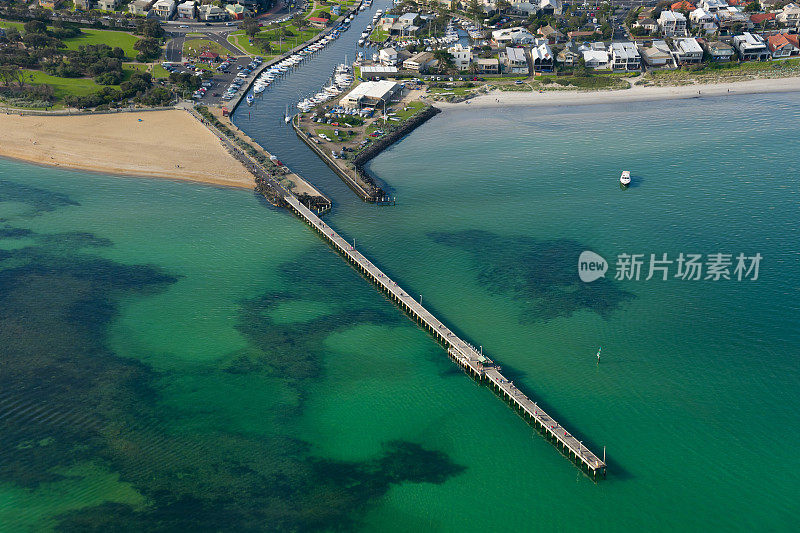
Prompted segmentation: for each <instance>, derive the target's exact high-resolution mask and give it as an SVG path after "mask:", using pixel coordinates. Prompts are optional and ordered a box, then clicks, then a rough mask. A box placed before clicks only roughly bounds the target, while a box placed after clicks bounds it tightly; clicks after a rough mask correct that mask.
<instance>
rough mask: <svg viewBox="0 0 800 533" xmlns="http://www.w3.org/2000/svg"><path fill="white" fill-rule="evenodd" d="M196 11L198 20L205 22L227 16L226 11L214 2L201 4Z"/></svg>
mask: <svg viewBox="0 0 800 533" xmlns="http://www.w3.org/2000/svg"><path fill="white" fill-rule="evenodd" d="M197 12H198V17H199V18H200V20H204V21H206V22H219V21H221V20H226V19H227V18H228V12H227V11H225V10H224V9H222V8H221V7H219V6H215V5H214V4H203V5H201V6H200V8H199V9H198V10H197Z"/></svg>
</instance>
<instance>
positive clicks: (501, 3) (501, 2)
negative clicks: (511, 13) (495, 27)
mask: <svg viewBox="0 0 800 533" xmlns="http://www.w3.org/2000/svg"><path fill="white" fill-rule="evenodd" d="M495 7H497V11H498V12H500V13H505V12H506V11H507V10H508V9H511V2H509V1H508V0H497V2H496V3H495Z"/></svg>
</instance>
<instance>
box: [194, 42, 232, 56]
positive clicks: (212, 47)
mask: <svg viewBox="0 0 800 533" xmlns="http://www.w3.org/2000/svg"><path fill="white" fill-rule="evenodd" d="M205 51H210V52H214V53H215V54H219V55H221V56H225V55H228V49H227V48H225V47H224V46H222V45H221V44H219V43H215V42H214V41H211V40H209V39H190V40H188V41H185V42H184V43H183V55H184V56H199V55H200V54H201V53H202V52H205Z"/></svg>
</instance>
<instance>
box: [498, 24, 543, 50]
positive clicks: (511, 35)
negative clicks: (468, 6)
mask: <svg viewBox="0 0 800 533" xmlns="http://www.w3.org/2000/svg"><path fill="white" fill-rule="evenodd" d="M535 40H536V38H535V37H534V36H533V34H531V32H529V31H528V30H526V29H525V28H522V27H519V26H516V27H514V28H506V29H503V30H496V31H493V32H492V41H494V43H495V44H496V45H497V46H513V45H525V44H533V42H534V41H535Z"/></svg>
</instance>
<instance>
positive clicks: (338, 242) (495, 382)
mask: <svg viewBox="0 0 800 533" xmlns="http://www.w3.org/2000/svg"><path fill="white" fill-rule="evenodd" d="M284 201H285V203H286V205H287V207H289V209H291V210H292V212H294V214H295V215H297V216H298V217H300V218H301V219H302V220H304V221H305V222H306V223H307V224H308V225H310V226H311V227H312V228H314V230H316V231H317V232H318V233H319V234H320V235H322V236H323V237H324V238H325V240H327V241H328V242H329V243H330V244H332V245H333V246H334V248H336V250H338V251H339V252H340V253H341V254H342V255H344V256H345V257H346V258H347V259H348V260H349V261H350V263H352V264H353V265H354V266H355V267H356V268H358V269H359V270H360V271H361V273H362V274H364V276H366V277H367V278H369V279H370V280H371V281H373V282H374V283H375V284H376V285H377V286H378V287H380V289H381V290H383V291H384V292H385V293H386V294H387V295H388V296H389V297H390V298H392V300H394V301H395V302H396V303H397V304H398V305H400V306H401V307H402V308H403V310H404V311H406V312H407V313H408V314H409V315H411V316H412V317H413V318H414V319H415V320H416V321H417V322H418V323H419V324H420V325H422V326H424V327H425V328H426V329H427V330H428V331H429V332H430V333H431V334H432V335H433V336H434V337H435V338H436V339H437V340H439V342H441V343H442V344H443V345H445V347H447V354H448V356H449V357H450V358H451V359H452V360H453V361H455V362H456V363H457V364H458V365H459V366H461V367H462V368H463V369H464V371H465V372H467V373H468V374H469V375H470V376H472V377H473V378H474V379H476V380H477V381H479V382H483V383H486V384H487V385H489V386H491V387H492V389H493V390H494V391H495V392H496V393H497V394H498V395H499V396H500V397H501V398H503V399H504V400H507V401H508V402H509V403H510V404H511V405H512V406H513V407H514V408H515V409H516V410H517V412H518V413H519V414H520V416H522V418H523V419H525V420H526V421H528V422H529V423H530V424H532V425H533V426H534V427H535V428H536V429H538V430H539V431H541V433H542V434H544V435H545V436H546V437H547V438H548V439H549V440H551V441H552V442H553V444H555V446H556V447H557V448H558V449H559V450H560V451H561V452H562V453H563V454H564V455H566V456H567V457H569V458H570V459H571V460H572V461H574V462H575V463H576V464H577V465H578V466H579V467H580V468H581V469H582V470H584V471H585V472H586V473H587V474H589V475H590V476H592V477H593V478H595V479H596V478H597V476H603V477H605V474H606V463H605V452H603V459H602V460H601V459H600V458H599V457H598V456H596V455H595V454H594V453H592V451H591V450H589V449H588V448H587V447H586V446H584V445H583V443H582V442H581V441H580V440H578V439H577V438H575V437H574V436H573V435H572V434H571V433H570V432H569V431H568V430H567V429H565V428H564V427H563V426H562V425H561V424H559V423H558V422H557V421H555V420H554V419H553V417H551V416H550V415H548V414H547V413H546V412H545V411H544V410H543V409H542V408H541V407H539V406H538V405H537V404H536V402H534V401H533V400H531V399H530V398H528V396H526V395H525V394H524V393H523V392H522V391H520V390H519V389H518V388H517V387H516V386H515V385H514V383H513V382H512V381H509V380H508V379H507V378H506V377H505V376H503V374H502V373H501V369H500V367H499V366H497V365H496V364H495V363H494V362H493V361H492V360H491V359H489V358H488V357H485V356H484V355H483V353H481V352H479V351H478V350H476V349H475V347H474V346H472V345H471V344H469V343H468V342H466V341H464V340H463V339H461V338H459V337H458V335H456V334H455V333H453V332H452V331H450V329H449V328H448V327H447V326H445V325H444V324H443V323H442V322H440V321H439V320H438V319H437V318H436V317H435V316H433V314H431V313H430V311H428V310H427V309H426V308H425V307H423V306H422V304H421V303H420V302H417V301H416V300H414V299H413V298H412V297H411V296H409V295H408V293H406V291H404V290H403V289H402V288H401V287H400V286H399V285H398V284H397V283H396V282H394V281H393V280H392V279H391V278H389V276H387V275H386V274H384V273H383V271H381V269H379V268H378V267H377V266H375V265H374V264H372V262H371V261H370V260H369V259H367V258H366V257H365V256H364V255H363V254H361V252H359V251H358V250H357V249H356V248H355V247H354V246H353V245H352V244H350V243H348V242H347V241H346V240H344V239H343V238H342V237H341V236H340V235H339V234H338V233H337V232H336V231H334V230H333V229H332V228H331V227H330V226H328V225H327V224H326V223H325V222H324V221H323V220H322V219H320V218H319V217H318V216H317V215H315V214H314V213H313V212H312V211H311V210H310V209H308V208H307V207H306V206H305V205H303V204H302V203H300V202H299V201H298V200H297V198H295V197H294V196H293V195H291V194H285V195H284Z"/></svg>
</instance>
